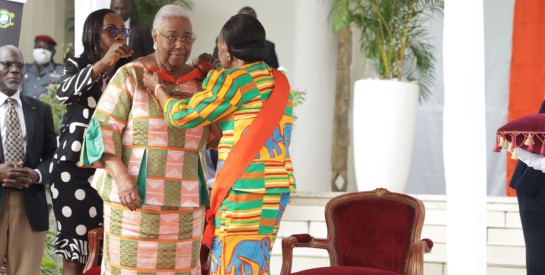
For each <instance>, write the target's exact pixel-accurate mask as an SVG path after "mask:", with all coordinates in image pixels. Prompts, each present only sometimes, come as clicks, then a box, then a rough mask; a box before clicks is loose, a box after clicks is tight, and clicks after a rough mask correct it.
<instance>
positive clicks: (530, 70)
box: [507, 0, 545, 196]
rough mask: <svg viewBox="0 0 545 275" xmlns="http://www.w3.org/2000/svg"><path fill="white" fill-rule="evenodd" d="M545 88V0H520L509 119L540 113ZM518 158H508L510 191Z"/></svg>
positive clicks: (517, 13)
mask: <svg viewBox="0 0 545 275" xmlns="http://www.w3.org/2000/svg"><path fill="white" fill-rule="evenodd" d="M544 92H545V1H543V0H517V1H516V3H515V14H514V19H513V45H512V53H511V75H510V83H509V113H508V116H507V120H508V121H512V120H514V119H517V118H520V117H522V116H525V115H529V114H532V113H536V112H537V111H538V110H539V106H540V105H541V102H542V101H543V96H544ZM515 164H516V161H515V160H511V159H510V158H508V161H507V195H509V196H514V195H516V193H515V190H513V189H511V188H510V187H509V181H510V180H511V176H512V175H513V170H514V169H515Z"/></svg>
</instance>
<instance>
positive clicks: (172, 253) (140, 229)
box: [102, 203, 204, 275]
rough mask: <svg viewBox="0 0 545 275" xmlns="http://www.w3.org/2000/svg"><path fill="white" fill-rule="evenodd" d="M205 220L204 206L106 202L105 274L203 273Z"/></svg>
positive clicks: (192, 274)
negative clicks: (163, 206)
mask: <svg viewBox="0 0 545 275" xmlns="http://www.w3.org/2000/svg"><path fill="white" fill-rule="evenodd" d="M203 220H204V207H198V208H179V209H176V210H161V209H160V207H153V206H149V205H145V206H143V207H142V208H139V209H137V210H136V211H130V210H128V209H127V208H124V207H122V206H121V205H119V204H116V203H105V204H104V231H105V236H104V258H103V268H102V270H103V272H104V273H103V274H191V275H194V274H200V261H199V249H200V245H201V236H202V231H203V228H202V226H203ZM161 272H165V273H161Z"/></svg>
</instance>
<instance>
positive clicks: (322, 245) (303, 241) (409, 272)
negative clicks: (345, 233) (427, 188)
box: [280, 188, 433, 275]
mask: <svg viewBox="0 0 545 275" xmlns="http://www.w3.org/2000/svg"><path fill="white" fill-rule="evenodd" d="M368 198H381V199H387V200H395V201H399V202H402V203H405V204H407V205H410V206H411V207H413V209H414V210H415V224H414V226H413V228H414V230H413V232H412V233H411V235H412V236H411V240H412V242H411V245H410V248H409V253H408V255H407V256H406V258H405V266H404V268H403V273H402V274H403V275H422V274H423V266H424V253H429V252H431V248H432V247H433V242H432V241H431V240H430V239H422V240H421V239H420V234H421V232H422V227H423V224H424V216H425V208H424V205H423V204H422V202H421V201H420V200H418V199H416V198H414V197H411V196H408V195H405V194H400V193H393V192H390V191H388V190H386V189H384V188H378V189H375V190H373V191H366V192H354V193H347V194H344V195H340V196H338V197H335V198H333V199H331V200H330V201H329V202H328V203H327V204H326V207H325V218H326V224H327V238H325V239H320V238H315V237H312V236H310V235H309V234H297V235H291V236H289V237H285V238H283V239H282V269H281V271H280V275H289V274H291V268H292V259H293V248H294V247H307V248H319V249H325V250H327V252H328V253H329V261H330V266H332V267H334V266H339V258H338V255H337V251H336V247H335V239H334V238H336V234H335V225H334V224H333V209H334V207H335V205H336V204H338V203H341V202H346V201H350V200H365V199H368Z"/></svg>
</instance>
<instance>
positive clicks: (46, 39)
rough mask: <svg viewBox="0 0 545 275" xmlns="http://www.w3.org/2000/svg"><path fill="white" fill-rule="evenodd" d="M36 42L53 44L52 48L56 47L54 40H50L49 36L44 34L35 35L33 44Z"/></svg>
mask: <svg viewBox="0 0 545 275" xmlns="http://www.w3.org/2000/svg"><path fill="white" fill-rule="evenodd" d="M38 41H44V42H47V43H50V44H53V46H57V42H56V41H55V40H53V38H51V36H49V35H45V34H44V35H36V37H35V38H34V43H36V42H38Z"/></svg>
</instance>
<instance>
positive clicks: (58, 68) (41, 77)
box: [22, 62, 64, 98]
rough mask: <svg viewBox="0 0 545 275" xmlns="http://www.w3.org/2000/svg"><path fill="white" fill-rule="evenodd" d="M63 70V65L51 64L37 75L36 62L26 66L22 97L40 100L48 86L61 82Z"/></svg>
mask: <svg viewBox="0 0 545 275" xmlns="http://www.w3.org/2000/svg"><path fill="white" fill-rule="evenodd" d="M63 70H64V65H62V64H57V63H53V62H51V63H48V64H47V65H46V66H45V67H44V69H43V70H42V71H41V72H40V73H38V65H37V64H36V62H34V63H31V64H26V66H25V79H24V81H23V90H22V93H23V95H26V96H30V97H34V98H40V96H41V95H42V94H44V93H45V92H46V91H47V88H48V86H49V84H58V83H60V82H61V76H62V73H63Z"/></svg>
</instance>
